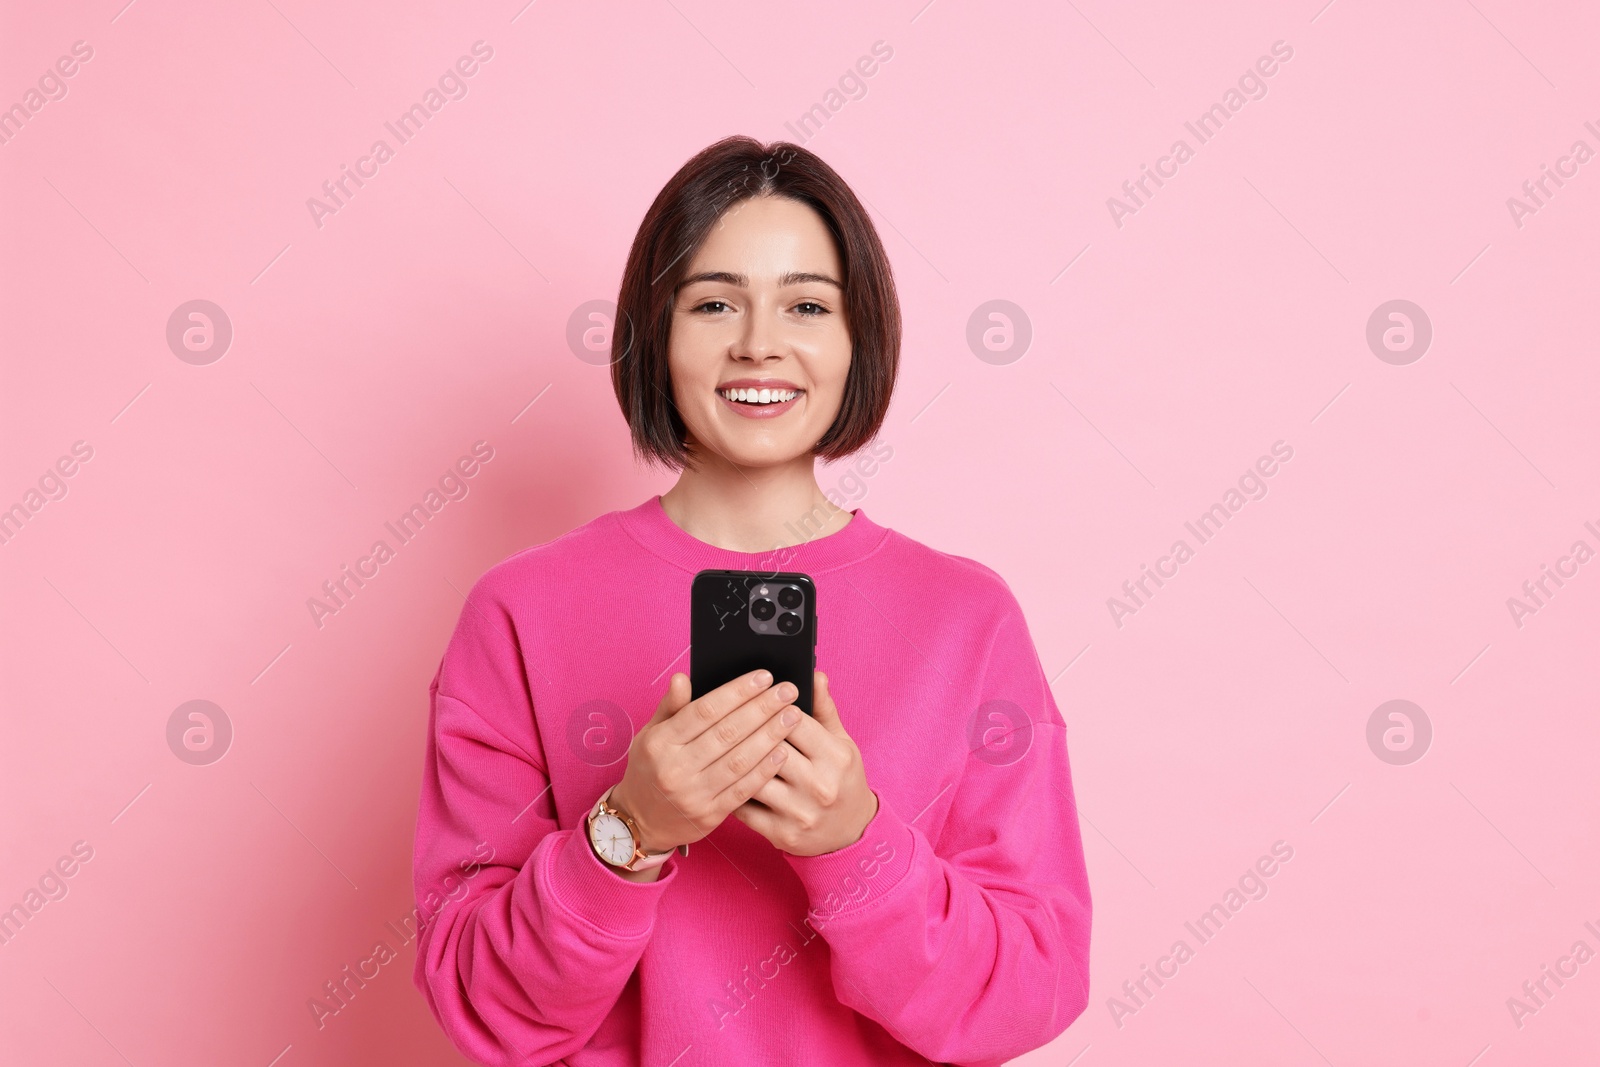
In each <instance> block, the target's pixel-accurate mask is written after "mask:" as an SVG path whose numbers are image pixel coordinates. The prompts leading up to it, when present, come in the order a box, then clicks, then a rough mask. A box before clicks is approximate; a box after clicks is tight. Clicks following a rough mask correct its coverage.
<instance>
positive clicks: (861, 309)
mask: <svg viewBox="0 0 1600 1067" xmlns="http://www.w3.org/2000/svg"><path fill="white" fill-rule="evenodd" d="M617 310H618V314H617V320H616V321H617V322H618V323H619V329H617V330H616V331H614V332H613V337H612V346H613V347H612V363H611V379H612V382H611V384H612V387H613V389H614V391H615V393H616V396H617V401H618V403H619V405H620V406H621V408H622V413H623V416H624V417H625V418H626V420H627V423H628V427H629V432H630V434H631V437H632V442H633V446H634V450H635V452H636V454H637V455H638V456H639V457H640V458H641V459H643V460H645V461H647V462H649V463H654V464H659V465H662V466H665V467H667V468H668V469H675V470H677V471H678V472H679V474H678V478H677V481H676V483H675V484H674V485H673V486H672V487H671V489H669V490H668V491H667V492H665V493H663V494H661V495H659V496H652V497H650V498H649V499H648V500H646V501H644V502H643V503H642V504H639V505H637V506H636V507H633V508H630V509H627V510H620V511H612V512H607V513H606V514H603V515H600V516H598V517H597V518H595V519H593V520H591V521H589V522H587V523H585V524H584V525H583V526H581V527H579V528H578V529H575V530H572V531H570V532H568V533H567V534H565V535H563V536H561V537H559V538H556V539H555V540H553V541H551V542H548V543H546V544H542V545H535V546H533V547H530V548H527V549H524V550H522V551H520V552H517V553H515V554H514V555H512V556H510V557H509V558H507V559H505V560H503V561H501V562H500V563H499V564H498V565H496V566H494V567H492V568H490V570H489V572H488V573H486V574H485V575H484V576H483V577H482V578H481V579H479V581H478V582H477V584H475V585H474V586H473V588H472V590H471V592H470V593H469V594H468V596H467V604H466V606H465V607H464V608H463V609H462V611H461V615H460V618H459V620H458V622H457V624H456V629H455V632H454V634H453V635H452V636H451V639H450V643H449V647H448V648H447V649H446V650H445V654H444V657H443V658H442V660H441V662H440V664H439V669H438V672H437V673H436V674H435V676H434V681H433V685H432V686H431V689H430V693H429V698H430V719H429V730H430V734H429V744H428V754H427V759H426V763H425V766H424V778H423V788H422V798H421V802H420V806H419V811H418V816H417V839H416V848H415V852H414V867H415V879H416V885H417V892H418V894H419V899H420V895H421V894H422V892H423V891H424V889H425V887H427V886H430V885H434V884H436V883H437V881H438V879H439V878H440V876H441V874H442V873H443V872H445V871H447V870H448V869H449V866H450V864H451V863H453V862H454V861H455V859H456V857H459V856H460V855H462V854H463V852H464V851H466V850H468V849H470V848H471V847H472V846H473V844H474V843H475V842H483V841H486V842H488V843H489V844H491V845H492V846H493V847H494V854H493V855H494V858H493V860H492V861H490V862H488V863H486V864H485V865H484V868H483V871H482V873H481V875H480V877H478V878H477V879H475V880H474V882H473V883H472V885H471V887H470V888H469V889H468V891H467V892H466V893H465V894H464V895H463V896H462V897H461V898H460V899H458V900H451V901H446V902H442V903H441V905H440V910H439V912H438V914H437V915H436V916H433V917H432V918H431V919H430V921H429V923H428V925H427V927H426V930H425V931H423V932H421V933H419V935H418V949H417V967H416V972H415V980H416V983H417V986H418V988H419V989H420V990H421V991H422V993H423V995H424V997H425V998H426V999H427V1002H428V1005H429V1007H430V1008H431V1009H432V1011H433V1013H434V1016H435V1018H437V1019H438V1021H439V1023H440V1025H441V1026H442V1027H443V1028H444V1030H445V1031H446V1033H448V1034H449V1035H450V1037H451V1039H452V1040H453V1041H454V1042H455V1044H456V1046H457V1047H458V1048H459V1049H460V1050H461V1051H462V1052H463V1053H465V1054H466V1055H468V1056H471V1057H473V1058H474V1059H476V1060H478V1061H479V1062H482V1063H493V1064H510V1063H518V1064H530V1063H553V1062H556V1061H558V1060H559V1061H563V1062H566V1063H570V1064H573V1065H574V1067H620V1065H622V1064H638V1063H672V1062H682V1063H684V1064H687V1063H689V1062H694V1063H740V1064H743V1063H760V1064H808V1065H809V1064H816V1063H827V1064H835V1065H856V1064H860V1065H867V1064H871V1065H875V1067H876V1065H912V1064H915V1065H927V1064H932V1063H962V1064H985V1065H987V1064H998V1063H1001V1062H1002V1061H1004V1060H1007V1059H1011V1058H1014V1057H1016V1056H1019V1055H1021V1054H1022V1053H1024V1052H1027V1051H1029V1050H1031V1049H1035V1048H1038V1047H1040V1046H1041V1045H1044V1044H1046V1043H1048V1042H1049V1041H1050V1040H1051V1039H1052V1038H1054V1037H1055V1036H1056V1035H1057V1034H1059V1033H1061V1031H1062V1030H1063V1029H1065V1028H1066V1026H1067V1024H1068V1023H1070V1022H1071V1021H1072V1020H1073V1019H1074V1018H1076V1017H1077V1016H1078V1015H1080V1014H1081V1013H1082V1011H1083V1009H1084V1006H1085V1005H1086V1003H1087V998H1088V962H1089V958H1088V953H1089V918H1090V911H1091V905H1090V899H1089V885H1088V877H1087V874H1086V872H1085V869H1084V858H1083V847H1082V841H1081V839H1080V836H1079V832H1078V818H1077V809H1076V806H1075V804H1074V801H1073V793H1072V777H1071V772H1070V768H1069V766H1068V763H1067V750H1066V724H1065V723H1064V722H1063V720H1062V718H1061V713H1060V711H1059V710H1058V709H1057V707H1056V704H1055V700H1054V698H1053V696H1052V695H1051V693H1050V687H1049V684H1048V682H1047V681H1046V680H1045V677H1044V671H1043V670H1042V668H1041V667H1040V664H1039V657H1038V655H1037V653H1036V652H1035V650H1034V646H1033V642H1032V639H1031V637H1030V635H1029V632H1028V627H1027V623H1026V621H1025V620H1024V619H1023V616H1022V611H1021V608H1020V606H1019V605H1018V603H1017V600H1016V597H1015V596H1014V595H1013V594H1012V592H1011V589H1010V587H1009V586H1008V585H1007V584H1006V582H1005V580H1004V579H1003V578H1001V577H1000V576H999V575H998V574H996V573H995V572H994V571H992V570H990V569H989V568H988V567H985V566H984V565H982V564H981V563H978V562H976V561H975V560H971V559H967V558H964V557H961V556H954V555H950V554H948V553H944V552H939V551H937V550H935V549H932V548H929V547H927V546H926V545H923V544H920V543H919V542H917V541H914V540H912V539H911V538H909V537H906V536H903V535H901V534H899V533H897V532H895V531H894V530H891V529H888V528H887V527H884V526H880V525H878V524H877V523H875V522H873V521H872V520H871V519H869V518H868V517H867V514H866V512H865V511H864V510H863V509H862V508H861V507H859V506H856V507H854V508H853V509H847V507H846V505H848V504H850V503H853V502H854V501H852V500H847V499H841V498H840V497H839V495H838V494H837V493H834V494H832V496H830V495H829V494H827V493H824V492H823V491H822V490H821V488H820V487H819V486H818V484H817V477H816V461H817V459H818V458H819V457H821V458H824V459H841V458H844V457H847V456H850V455H852V454H854V453H857V452H862V451H864V450H865V449H867V446H869V445H872V446H873V447H872V449H871V454H872V455H876V456H879V457H880V458H882V457H883V453H882V452H880V451H879V449H878V447H877V445H875V444H874V438H875V436H876V434H877V432H878V429H879V427H880V425H881V424H882V423H883V421H884V418H885V416H886V414H887V412H888V408H889V400H890V395H891V393H892V391H893V387H894V381H895V376H896V371H897V367H898V362H899V351H900V309H899V304H898V301H897V299H896V297H895V289H894V278H893V275H892V273H891V271H890V269H889V261H888V257H887V256H886V255H885V253H884V250H883V246H882V244H881V243H880V241H879V239H878V235H877V233H876V232H875V230H874V229H873V226H872V223H871V222H870V220H869V219H868V217H867V214H866V211H865V210H864V209H863V208H862V206H861V203H860V201H859V200H857V198H856V196H855V195H854V194H853V193H852V192H851V191H850V189H849V187H848V186H847V185H846V184H845V183H844V181H843V179H841V178H840V177H839V175H838V174H836V173H835V172H834V171H833V170H832V168H830V167H829V166H828V165H827V164H826V163H824V162H823V161H822V160H821V159H819V158H818V157H817V156H816V155H814V154H813V153H810V152H807V151H806V150H805V149H802V148H799V147H797V146H795V145H791V144H784V143H779V144H775V145H770V146H763V145H761V144H760V143H759V142H757V141H754V140H752V139H750V138H748V137H730V138H728V139H726V140H723V141H720V142H718V143H716V144H714V145H712V146H710V147H709V148H707V149H705V150H704V151H702V152H700V153H699V154H697V155H696V156H695V157H694V158H693V159H691V160H689V162H688V163H686V164H684V166H683V167H682V168H681V169H680V170H679V171H678V173H677V174H676V175H674V176H673V178H672V179H671V180H670V181H669V182H668V183H667V184H666V186H665V187H664V188H663V189H662V191H661V193H660V194H659V195H658V196H657V197H656V199H655V201H654V203H652V204H651V206H650V209H649V210H648V211H647V212H646V214H645V217H644V220H643V222H642V223H641V224H640V226H639V231H638V235H637V237H636V238H635V240H634V242H633V247H632V249H631V251H630V252H629V255H628V262H627V266H626V268H625V270H624V273H623V279H622V285H621V291H620V293H619V297H618V300H617ZM775 562H779V563H781V566H782V569H784V570H786V571H793V572H797V573H799V574H802V575H805V576H806V577H808V578H810V579H811V582H812V584H813V587H814V590H815V596H816V602H815V603H816V605H817V611H816V612H815V614H814V615H813V616H812V618H813V619H814V620H820V617H821V616H822V615H826V616H827V617H828V625H827V626H820V625H816V628H815V629H814V630H813V631H812V633H811V634H810V635H809V636H811V637H812V638H814V640H815V646H814V647H815V654H816V663H817V665H818V666H820V667H824V668H826V672H827V673H823V671H821V670H817V671H815V672H814V673H813V677H812V679H811V687H810V688H811V693H812V697H811V699H810V700H809V701H802V698H801V697H800V695H799V686H798V685H797V684H796V683H795V681H793V680H789V679H785V680H783V681H782V682H780V683H777V684H774V679H773V676H772V674H773V672H772V671H769V670H764V669H757V670H752V671H749V672H747V673H745V674H742V675H740V676H739V677H736V678H734V679H733V680H731V681H728V682H726V683H725V684H723V685H721V686H718V687H716V688H710V689H708V691H706V692H703V693H702V694H701V695H700V696H698V697H695V698H693V699H691V685H690V679H689V676H688V674H686V673H683V672H681V671H679V672H677V673H673V674H672V675H671V676H670V678H669V679H668V680H667V682H666V683H665V684H664V685H663V684H662V682H661V679H662V677H663V676H664V675H666V674H667V672H668V670H670V669H671V668H672V667H673V666H674V665H676V664H678V663H680V662H681V661H682V660H683V657H684V653H685V652H686V651H687V649H686V648H685V646H686V644H687V643H688V632H689V617H688V608H689V600H690V591H691V586H692V583H693V580H694V578H695V576H696V575H697V574H698V573H699V572H701V571H705V570H733V571H747V572H748V571H762V572H767V571H771V570H775V569H777V568H776V567H774V566H773V564H774V563H775ZM780 599H781V596H780ZM793 617H795V618H798V616H793ZM801 625H804V623H801ZM814 625H815V623H814ZM775 655H776V653H775ZM767 666H769V667H776V666H777V665H776V664H767ZM799 680H800V681H801V682H803V681H804V680H805V678H804V671H803V670H802V671H801V673H800V678H799ZM796 702H804V703H808V704H809V710H810V711H811V712H812V714H810V715H806V714H802V712H801V709H799V708H797V707H796V706H795V704H796ZM652 707H653V708H654V711H653V712H652V710H651V709H652ZM996 709H1000V711H998V712H997V711H996ZM702 841H704V842H706V844H705V845H704V846H700V845H696V848H695V855H694V856H693V858H691V857H690V856H689V851H688V849H689V845H690V844H692V843H696V842H702ZM780 964H781V968H780V966H779V965H780ZM691 1050H692V1051H691ZM686 1055H688V1056H690V1058H688V1059H686V1058H685V1057H686Z"/></svg>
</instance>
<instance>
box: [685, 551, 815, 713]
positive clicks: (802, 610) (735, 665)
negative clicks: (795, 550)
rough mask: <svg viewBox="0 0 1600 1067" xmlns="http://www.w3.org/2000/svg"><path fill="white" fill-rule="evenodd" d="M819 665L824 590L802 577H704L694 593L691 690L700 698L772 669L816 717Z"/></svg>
mask: <svg viewBox="0 0 1600 1067" xmlns="http://www.w3.org/2000/svg"><path fill="white" fill-rule="evenodd" d="M816 665H817V587H816V585H815V584H814V583H813V582H812V581H811V577H810V576H809V575H806V574H800V573H798V572H795V571H775V572H773V571H722V570H707V571H701V572H700V573H699V574H696V575H695V576H694V582H693V584H692V585H691V587H690V591H689V688H690V689H691V690H692V693H691V699H696V700H697V699H699V698H700V697H702V696H704V695H705V694H707V693H709V692H711V690H713V689H715V688H717V686H719V685H723V684H726V683H727V682H731V681H733V680H734V679H735V678H737V677H739V676H740V675H741V674H748V673H749V672H751V671H754V670H761V669H762V668H765V669H766V670H769V671H771V672H772V684H773V685H777V684H778V683H779V682H791V683H793V685H794V687H795V689H797V690H798V691H799V695H797V696H796V697H795V699H794V705H795V706H796V707H798V708H799V709H800V710H801V711H803V712H805V713H806V714H807V715H810V714H812V710H811V697H812V692H811V671H812V669H813V668H815V667H816Z"/></svg>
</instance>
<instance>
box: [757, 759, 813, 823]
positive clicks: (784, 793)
mask: <svg viewBox="0 0 1600 1067" xmlns="http://www.w3.org/2000/svg"><path fill="white" fill-rule="evenodd" d="M799 762H801V761H800V759H799V758H797V757H796V756H795V754H794V753H793V752H791V753H789V758H788V759H786V760H784V761H783V762H782V763H780V764H779V765H778V773H777V774H775V775H773V776H772V777H771V778H769V779H767V781H766V782H764V783H762V786H761V788H760V789H757V790H756V791H755V793H754V794H753V795H752V796H751V797H750V799H749V800H747V801H745V806H746V807H749V806H750V805H751V804H759V805H761V806H762V807H764V808H766V809H767V810H768V811H771V812H773V813H775V814H778V815H793V814H794V813H795V812H797V811H798V810H799V799H800V796H801V790H800V788H799V787H798V786H796V785H794V784H792V783H791V782H790V781H789V779H788V777H787V775H788V772H789V771H790V770H791V769H792V768H793V767H794V765H795V764H797V763H799Z"/></svg>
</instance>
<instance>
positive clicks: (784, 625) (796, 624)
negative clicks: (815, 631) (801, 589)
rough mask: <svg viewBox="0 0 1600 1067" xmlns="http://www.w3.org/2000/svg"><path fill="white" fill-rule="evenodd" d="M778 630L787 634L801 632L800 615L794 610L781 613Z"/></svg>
mask: <svg viewBox="0 0 1600 1067" xmlns="http://www.w3.org/2000/svg"><path fill="white" fill-rule="evenodd" d="M778 631H779V632H780V633H785V634H790V635H793V634H797V633H799V632H800V616H798V615H796V614H795V613H794V612H792V611H786V612H784V613H783V614H782V615H779V616H778Z"/></svg>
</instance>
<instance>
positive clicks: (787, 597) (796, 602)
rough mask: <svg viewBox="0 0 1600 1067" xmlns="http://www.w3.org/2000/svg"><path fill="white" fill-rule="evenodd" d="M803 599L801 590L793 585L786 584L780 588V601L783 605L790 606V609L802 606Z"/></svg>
mask: <svg viewBox="0 0 1600 1067" xmlns="http://www.w3.org/2000/svg"><path fill="white" fill-rule="evenodd" d="M801 599H802V597H801V596H800V590H798V589H796V588H795V587H794V586H792V585H786V586H784V587H783V588H782V589H780V590H778V603H779V604H781V605H783V606H784V607H785V608H788V609H789V610H790V611H793V610H794V609H795V608H798V607H799V606H800V601H801Z"/></svg>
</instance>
